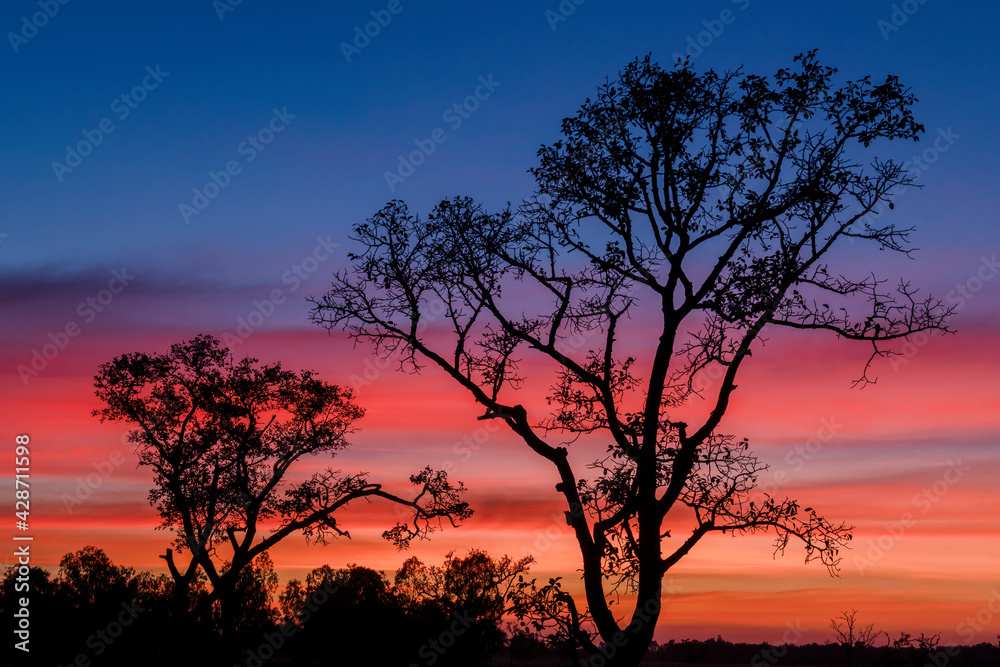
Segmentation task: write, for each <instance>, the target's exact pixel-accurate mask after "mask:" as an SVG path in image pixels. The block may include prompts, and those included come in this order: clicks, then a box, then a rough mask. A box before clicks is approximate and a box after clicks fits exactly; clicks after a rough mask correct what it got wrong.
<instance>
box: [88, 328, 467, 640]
mask: <svg viewBox="0 0 1000 667" xmlns="http://www.w3.org/2000/svg"><path fill="white" fill-rule="evenodd" d="M94 384H95V388H96V393H97V396H98V398H100V399H101V400H102V401H103V402H104V403H105V406H106V407H104V408H102V409H100V410H95V411H94V414H95V416H99V417H100V418H101V420H102V421H105V420H109V421H116V422H125V423H128V424H131V425H132V426H134V427H135V428H134V429H133V430H132V431H131V432H130V433H129V439H130V441H131V442H134V443H135V444H136V451H137V454H138V456H139V463H140V465H144V466H149V467H150V468H152V469H153V473H154V482H155V487H154V488H153V489H152V491H151V492H150V502H151V503H152V504H153V505H154V506H155V507H156V508H157V510H158V511H159V514H160V518H161V520H162V527H163V528H169V529H172V530H174V531H175V533H176V539H175V541H174V549H176V550H177V551H178V552H184V551H187V552H188V561H187V562H186V563H183V564H181V565H180V566H179V565H178V564H177V563H176V562H175V557H174V550H173V549H168V550H167V552H166V555H165V556H163V557H164V558H165V559H166V561H167V566H168V568H169V570H170V573H171V575H172V576H173V578H174V581H175V582H176V584H177V592H176V599H177V600H178V601H183V600H186V599H188V597H189V595H188V593H187V592H186V591H187V589H188V588H189V587H190V585H191V583H192V582H193V581H194V578H195V576H196V575H197V572H198V568H199V567H200V568H202V569H203V570H204V572H205V573H206V575H207V576H208V580H209V582H210V583H211V586H212V596H213V599H215V600H218V602H219V604H220V606H221V616H222V628H223V632H224V634H225V635H227V636H230V637H231V636H233V634H234V632H235V625H234V621H235V619H236V618H237V616H238V612H235V611H234V610H231V609H230V607H231V606H232V605H233V604H235V601H234V596H235V595H236V590H237V585H238V582H239V580H240V576H241V575H242V572H243V571H244V569H245V568H247V567H248V566H250V564H251V562H253V560H254V559H255V558H257V557H259V556H260V555H262V554H264V553H265V552H266V551H267V550H268V549H270V548H271V547H272V546H274V545H275V544H277V543H278V542H280V541H281V540H283V539H284V538H286V537H288V536H289V535H292V534H294V533H302V534H304V535H305V536H306V537H307V538H309V539H312V540H314V541H317V542H320V543H326V542H327V541H328V540H329V539H331V538H334V537H337V536H341V535H343V536H348V537H349V534H348V533H347V531H345V530H343V529H341V527H340V526H339V525H338V523H337V516H336V515H337V512H338V511H339V510H341V509H342V508H344V507H346V506H347V505H348V504H349V503H351V502H353V501H355V500H359V499H362V498H364V499H369V500H371V499H375V498H382V499H384V500H387V501H389V502H392V503H396V504H399V505H402V506H405V507H407V508H409V510H410V511H412V513H413V514H412V519H410V520H409V521H408V522H407V523H399V524H398V525H397V526H396V527H394V528H392V529H390V530H387V531H386V532H385V533H384V536H385V537H386V539H389V540H391V541H393V542H394V543H395V544H397V546H405V545H407V544H408V543H409V541H410V540H411V539H413V538H415V537H418V538H423V537H426V536H427V534H428V533H430V532H431V531H433V530H434V529H435V528H436V525H437V524H438V523H439V522H440V520H442V519H447V520H449V521H451V523H452V524H456V523H457V522H458V521H461V520H462V519H465V518H467V517H468V516H470V515H471V513H472V512H471V510H470V509H469V507H468V504H467V503H466V502H464V501H462V500H461V494H462V492H463V491H464V487H463V486H462V485H461V483H459V484H457V485H453V484H452V483H451V482H449V481H448V478H447V474H446V473H444V472H440V471H434V470H431V469H430V468H429V467H428V468H426V469H424V470H423V471H421V472H419V473H418V474H415V475H413V476H411V477H410V482H411V483H412V484H414V485H415V486H416V487H417V489H418V492H417V493H416V495H415V496H413V497H412V498H404V497H401V496H399V495H396V494H393V493H389V492H388V491H386V490H384V489H383V487H382V485H381V484H379V483H376V482H372V481H370V480H369V479H368V476H367V474H365V473H358V474H352V475H346V474H342V473H340V472H339V471H336V470H333V469H327V470H325V471H323V472H320V473H316V474H313V475H312V476H311V477H310V478H309V479H307V480H306V481H303V482H299V483H295V484H290V483H288V482H287V480H286V476H287V475H288V474H289V471H290V470H293V466H295V464H296V462H298V461H299V460H300V459H302V458H303V457H306V456H316V455H320V454H325V455H327V456H335V455H336V454H337V452H339V451H340V450H342V449H344V448H345V447H347V446H348V443H347V440H346V436H347V435H348V434H350V433H351V432H353V428H354V426H353V425H354V422H355V421H356V420H358V419H359V418H360V417H361V416H362V415H363V414H364V412H363V410H362V409H361V408H360V407H358V406H357V405H356V404H355V403H354V400H353V396H352V394H351V391H350V390H349V389H345V388H342V387H339V386H337V385H333V384H329V383H327V382H324V381H322V380H320V379H319V378H317V377H316V375H315V374H314V373H313V372H311V371H301V372H299V373H295V372H292V371H287V370H284V369H283V368H282V367H281V365H280V364H269V365H260V364H259V363H258V361H257V360H256V359H253V358H245V359H243V360H241V361H235V360H234V359H233V357H232V355H231V354H230V352H229V350H228V349H226V348H224V347H222V345H221V344H220V343H219V341H218V340H217V339H215V338H214V337H212V336H207V335H201V336H197V337H195V338H194V339H192V340H190V341H186V342H183V343H178V344H175V345H173V346H171V349H170V352H169V353H167V354H146V353H142V352H136V353H132V354H125V355H121V356H118V357H116V358H115V359H114V360H113V361H111V362H108V363H105V364H103V365H102V366H101V367H100V372H99V373H98V375H97V376H95V378H94ZM265 526H266V527H268V528H270V529H271V530H270V531H264V527H265ZM222 547H226V548H227V550H228V551H229V552H230V553H229V554H228V557H227V558H226V559H224V560H225V561H226V563H227V564H226V566H225V567H222V565H221V562H220V561H221V560H223V559H222V558H221V554H220V553H219V549H220V548H222ZM179 603H180V602H179Z"/></svg>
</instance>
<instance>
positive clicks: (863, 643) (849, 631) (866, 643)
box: [830, 609, 882, 667]
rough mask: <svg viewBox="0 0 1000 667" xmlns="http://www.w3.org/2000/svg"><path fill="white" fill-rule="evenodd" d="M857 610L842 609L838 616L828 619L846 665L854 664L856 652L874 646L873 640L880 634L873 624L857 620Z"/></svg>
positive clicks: (850, 666) (849, 666)
mask: <svg viewBox="0 0 1000 667" xmlns="http://www.w3.org/2000/svg"><path fill="white" fill-rule="evenodd" d="M857 616H858V611H857V610H856V609H851V610H850V611H842V612H840V615H839V616H835V617H834V618H832V619H831V620H830V627H831V628H833V631H834V633H836V636H837V642H838V643H840V645H841V646H842V647H843V648H844V657H845V659H846V660H847V665H848V667H852V666H853V665H854V661H855V660H856V659H857V657H858V654H859V653H861V652H862V651H864V650H865V649H868V648H871V647H873V646H875V640H876V639H878V636H879V635H880V634H882V632H881V631H876V630H875V624H874V623H869V624H868V625H861V624H860V623H858V620H857Z"/></svg>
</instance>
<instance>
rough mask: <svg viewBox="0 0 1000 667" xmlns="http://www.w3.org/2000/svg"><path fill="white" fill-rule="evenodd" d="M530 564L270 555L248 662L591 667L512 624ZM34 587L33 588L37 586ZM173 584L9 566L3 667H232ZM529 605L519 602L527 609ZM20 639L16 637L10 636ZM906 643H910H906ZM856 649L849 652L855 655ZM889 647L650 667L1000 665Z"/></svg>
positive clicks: (193, 605) (722, 657)
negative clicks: (386, 567) (9, 630)
mask: <svg viewBox="0 0 1000 667" xmlns="http://www.w3.org/2000/svg"><path fill="white" fill-rule="evenodd" d="M529 565H530V559H524V560H521V561H513V560H511V559H510V558H508V557H502V558H499V559H494V558H492V557H491V556H490V555H489V554H487V553H486V552H484V551H480V550H472V551H470V552H469V553H468V554H467V555H466V556H462V557H459V556H456V555H455V554H449V555H448V556H447V557H446V559H445V561H444V563H443V564H442V565H425V564H424V563H422V562H421V561H420V560H419V559H417V558H415V557H412V558H410V559H408V560H407V561H405V562H404V564H403V566H402V567H401V568H400V569H399V570H398V571H396V572H395V573H394V575H393V576H392V577H391V578H390V577H389V576H387V575H386V574H385V573H383V572H378V571H375V570H373V569H371V568H368V567H364V566H360V565H349V566H348V567H346V568H341V569H334V568H331V567H329V566H326V565H324V566H322V567H319V568H316V569H314V570H312V571H311V572H310V573H308V574H307V575H306V577H305V578H304V580H299V579H292V580H291V581H289V582H288V583H287V584H286V585H285V586H284V588H281V587H280V585H279V579H278V575H277V574H276V573H275V571H274V567H273V564H272V563H271V561H270V559H269V558H268V557H267V555H266V554H265V555H264V556H262V557H260V558H258V559H257V560H255V562H254V563H253V564H252V565H251V567H249V568H247V569H246V570H244V572H243V573H241V577H240V580H239V585H238V587H237V590H238V593H237V597H236V599H237V602H238V604H237V609H238V613H237V619H236V620H237V622H236V627H237V628H238V633H237V635H236V643H237V646H236V647H235V649H236V655H238V656H239V657H238V658H237V661H236V662H235V664H236V665H245V666H246V667H262V666H263V665H385V666H393V665H399V666H401V667H411V666H413V665H419V666H423V665H436V666H438V667H449V666H452V665H454V666H474V665H490V664H492V665H531V664H535V665H543V664H544V665H555V664H574V665H575V664H592V662H593V661H592V659H591V661H590V662H580V659H579V658H574V656H573V654H572V653H571V652H570V651H569V650H568V647H566V646H559V645H558V644H556V645H553V644H552V643H551V642H549V643H546V642H545V641H544V637H543V636H542V635H540V634H539V633H537V632H536V631H535V629H534V628H532V626H531V624H530V623H529V624H526V625H523V626H522V625H520V624H518V623H516V622H511V621H510V619H511V618H512V614H513V612H515V611H517V610H516V609H515V607H516V605H517V604H520V603H523V598H519V596H518V591H519V590H523V589H524V586H523V583H524V576H523V575H524V574H525V573H526V572H527V570H528V566H529ZM25 584H26V586H25ZM173 586H174V581H173V579H172V578H171V577H170V576H168V575H166V574H160V575H155V574H153V573H151V572H148V571H137V570H135V569H133V568H131V567H126V566H122V565H116V564H114V562H112V560H111V559H110V558H109V557H108V556H107V554H106V553H105V552H104V551H103V550H101V549H98V548H96V547H93V546H88V547H85V548H83V549H81V550H79V551H76V552H73V553H69V554H66V555H65V556H64V557H63V558H62V560H61V561H60V563H59V570H58V572H57V573H56V574H55V575H54V576H53V575H52V574H51V573H50V572H48V571H47V570H45V569H43V568H39V567H31V568H30V571H29V574H28V575H27V576H24V574H23V572H19V570H18V568H16V567H14V568H11V569H9V570H8V571H7V572H6V573H5V574H4V577H3V579H2V583H0V613H2V614H3V617H4V618H6V619H8V623H12V624H13V626H14V627H17V625H18V622H19V619H17V618H15V616H14V614H15V611H16V610H17V609H19V607H20V606H22V605H20V603H19V598H21V597H28V598H29V599H30V602H29V604H28V609H29V611H30V616H29V619H30V629H31V640H30V649H31V651H30V653H29V654H25V653H23V652H21V651H18V650H16V649H15V648H14V645H13V644H14V643H13V642H7V644H6V645H5V647H4V651H3V658H2V662H3V664H32V665H40V666H43V665H60V666H61V665H66V666H69V665H74V666H75V667H89V666H90V665H183V666H186V667H190V666H193V665H229V664H234V663H233V655H234V654H233V652H232V651H233V649H234V647H233V646H226V645H225V644H224V643H223V641H222V638H221V627H220V618H219V609H218V604H217V603H213V602H211V600H210V594H209V590H208V586H206V584H205V582H204V580H203V579H198V580H197V582H196V584H195V585H194V586H191V587H190V589H189V591H188V599H187V601H186V604H185V605H184V606H183V608H180V607H179V605H178V601H177V599H176V597H175V596H174V590H173ZM519 600H520V602H519ZM8 636H10V634H8ZM903 637H906V635H904V636H903ZM848 648H851V649H852V650H850V651H847V652H845V649H848ZM945 648H946V647H944V646H934V645H926V644H924V645H923V646H918V645H916V644H915V643H913V642H910V643H907V642H901V641H896V642H889V641H887V645H886V646H864V647H857V646H855V647H847V646H845V645H843V644H840V643H833V642H827V643H825V644H816V643H812V644H804V645H791V644H786V645H780V646H772V645H769V644H766V643H765V644H747V643H732V642H728V641H725V640H724V639H722V637H721V636H720V637H716V638H714V639H709V640H707V641H698V640H691V639H684V640H680V641H676V640H671V641H670V642H668V643H664V644H657V643H655V642H654V644H653V645H652V646H651V648H650V651H649V652H648V654H647V657H646V660H645V661H644V663H643V664H674V663H682V664H705V663H712V664H733V665H736V664H740V665H751V667H763V666H767V665H777V664H794V665H844V664H848V660H850V661H851V663H853V665H856V666H858V667H861V666H868V665H878V666H890V667H891V666H893V665H897V666H903V665H905V666H907V667H910V666H913V667H917V666H923V665H935V666H937V667H943V666H944V665H949V666H950V667H965V666H969V667H973V666H975V667H982V666H984V665H995V664H1000V650H998V649H997V647H996V646H994V645H992V644H987V643H983V644H979V645H976V646H967V647H948V650H947V652H946V650H945Z"/></svg>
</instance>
